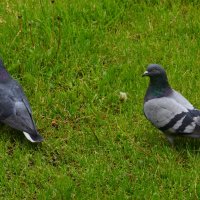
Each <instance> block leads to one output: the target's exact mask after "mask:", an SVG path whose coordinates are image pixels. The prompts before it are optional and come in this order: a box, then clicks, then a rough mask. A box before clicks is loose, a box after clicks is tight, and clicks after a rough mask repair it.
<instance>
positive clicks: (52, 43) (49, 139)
mask: <svg viewBox="0 0 200 200" xmlns="http://www.w3.org/2000/svg"><path fill="white" fill-rule="evenodd" d="M199 8H200V4H199V3H198V1H189V0H178V1H175V2H174V1H166V0H163V1H158V0H152V1H148V0H146V1H139V0H131V1H129V0H126V1H125V0H124V1H122V0H106V1H105V0H102V1H97V0H90V1H86V0H81V1H73V0H68V1H66V0H59V1H57V0H55V1H54V0H52V1H50V0H43V1H41V0H40V1H34V0H30V1H25V0H12V1H7V0H4V1H1V2H0V29H1V32H0V46H1V48H0V55H1V57H2V58H3V60H4V62H5V64H6V67H7V69H8V71H9V72H10V73H11V74H12V76H13V77H14V78H15V79H17V80H18V81H19V82H20V83H21V85H22V86H23V88H24V90H25V93H26V95H27V97H28V99H29V101H30V103H31V106H32V110H33V115H34V119H35V121H36V124H37V127H38V129H39V131H40V133H41V134H42V135H43V136H44V137H45V142H44V143H42V144H39V145H35V144H31V143H30V142H29V141H27V140H26V139H25V137H24V136H23V134H21V133H20V132H17V131H15V130H13V129H11V128H9V127H6V126H4V125H1V131H0V197H1V199H181V200H182V199H198V198H199V197H200V178H199V168H200V153H199V150H200V143H199V142H198V141H194V140H181V139H180V140H177V141H176V148H172V147H171V146H170V145H169V144H168V142H167V141H166V139H165V138H164V136H163V135H162V134H161V133H160V132H159V131H158V130H157V129H155V128H154V127H152V125H151V124H150V123H149V122H148V121H147V120H146V119H145V117H144V115H143V112H142V107H143V97H144V94H145V91H146V88H147V85H148V80H147V79H143V78H141V74H142V73H143V72H144V71H145V67H146V66H147V64H149V63H160V64H162V65H163V66H164V67H165V68H166V70H167V73H168V77H169V79H170V83H171V84H172V85H173V87H174V88H175V89H176V90H178V91H180V92H181V93H182V94H183V95H184V96H186V97H187V98H188V99H189V100H190V101H191V102H192V103H193V104H194V105H195V106H196V107H199V108H200V101H199V94H200V93H199V85H200V78H199V75H200V72H199V66H200V60H199V55H200V48H199V46H200V38H199V31H200V26H199V21H200V9H199ZM120 91H122V92H126V93H127V94H128V100H127V101H126V102H121V101H120V100H119V93H120Z"/></svg>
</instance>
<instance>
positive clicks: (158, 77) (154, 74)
mask: <svg viewBox="0 0 200 200" xmlns="http://www.w3.org/2000/svg"><path fill="white" fill-rule="evenodd" d="M142 76H149V78H150V84H153V85H160V86H168V85H169V83H168V79H167V74H166V72H165V70H164V69H163V68H162V67H161V66H160V65H157V64H150V65H148V67H147V70H146V71H145V72H144V74H143V75H142Z"/></svg>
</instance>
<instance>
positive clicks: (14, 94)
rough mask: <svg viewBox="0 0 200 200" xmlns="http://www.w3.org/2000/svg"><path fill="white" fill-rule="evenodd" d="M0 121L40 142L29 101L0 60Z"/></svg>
mask: <svg viewBox="0 0 200 200" xmlns="http://www.w3.org/2000/svg"><path fill="white" fill-rule="evenodd" d="M0 122H2V123H4V124H7V125H9V126H11V127H12V128H15V129H17V130H19V131H22V132H23V133H24V135H25V136H26V138H27V139H28V140H30V141H31V142H42V141H43V138H42V136H41V135H40V134H39V133H38V132H37V130H36V126H35V123H34V121H33V118H32V111H31V108H30V105H29V102H28V100H27V98H26V96H25V94H24V92H23V90H22V88H21V86H20V85H19V84H18V82H17V81H15V80H14V79H12V77H11V76H10V75H9V73H8V72H7V71H6V69H5V67H4V65H3V62H2V61H1V60H0Z"/></svg>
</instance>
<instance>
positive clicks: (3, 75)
mask: <svg viewBox="0 0 200 200" xmlns="http://www.w3.org/2000/svg"><path fill="white" fill-rule="evenodd" d="M10 78H11V76H10V75H9V73H8V72H7V71H6V69H5V67H4V64H3V61H2V60H1V59H0V81H6V80H9V79H10Z"/></svg>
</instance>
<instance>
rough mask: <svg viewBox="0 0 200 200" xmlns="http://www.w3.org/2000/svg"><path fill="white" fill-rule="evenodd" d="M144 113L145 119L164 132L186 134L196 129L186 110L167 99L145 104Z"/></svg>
mask: <svg viewBox="0 0 200 200" xmlns="http://www.w3.org/2000/svg"><path fill="white" fill-rule="evenodd" d="M144 112H145V115H146V117H147V119H148V120H149V121H151V123H152V124H153V125H154V126H156V127H157V128H159V129H160V130H162V131H164V132H165V131H168V132H172V133H182V134H184V133H185V134H188V133H192V132H193V131H194V129H195V127H196V122H195V121H194V119H193V116H192V115H191V113H190V112H189V111H188V109H187V108H185V107H184V106H183V105H181V104H180V103H178V102H177V101H175V100H174V99H172V98H169V97H162V98H156V99H152V100H149V101H147V102H145V104H144Z"/></svg>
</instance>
